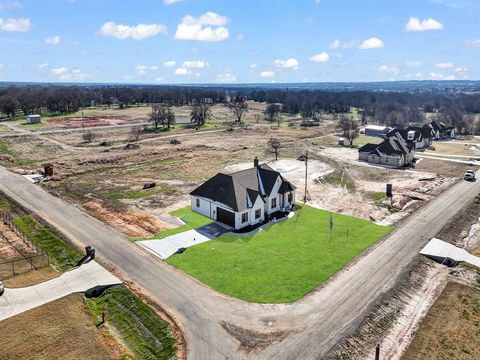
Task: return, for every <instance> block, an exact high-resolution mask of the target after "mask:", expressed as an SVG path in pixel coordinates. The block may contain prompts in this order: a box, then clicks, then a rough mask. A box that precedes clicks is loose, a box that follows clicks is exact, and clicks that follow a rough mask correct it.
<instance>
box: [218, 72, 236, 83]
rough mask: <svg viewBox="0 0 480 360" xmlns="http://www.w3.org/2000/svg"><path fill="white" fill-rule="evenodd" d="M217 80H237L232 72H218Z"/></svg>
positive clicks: (226, 81)
mask: <svg viewBox="0 0 480 360" xmlns="http://www.w3.org/2000/svg"><path fill="white" fill-rule="evenodd" d="M217 81H218V82H221V83H231V82H235V81H237V78H236V77H235V75H233V74H232V73H230V72H226V73H224V74H218V75H217Z"/></svg>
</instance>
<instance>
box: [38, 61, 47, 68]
mask: <svg viewBox="0 0 480 360" xmlns="http://www.w3.org/2000/svg"><path fill="white" fill-rule="evenodd" d="M38 68H39V69H40V70H44V69H47V68H48V63H43V64H40V65H38Z"/></svg>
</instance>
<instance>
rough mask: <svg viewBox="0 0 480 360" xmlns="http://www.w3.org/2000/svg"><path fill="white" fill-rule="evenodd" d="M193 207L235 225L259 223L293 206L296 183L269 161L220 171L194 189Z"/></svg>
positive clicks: (225, 222)
mask: <svg viewBox="0 0 480 360" xmlns="http://www.w3.org/2000/svg"><path fill="white" fill-rule="evenodd" d="M190 197H191V206H192V210H193V211H196V212H198V213H200V214H202V215H204V216H207V217H209V218H210V219H213V220H216V221H219V222H222V223H224V224H226V225H229V226H231V227H232V228H234V229H237V230H238V229H241V228H244V227H246V226H248V225H255V224H259V223H262V222H264V221H265V220H266V219H269V218H270V217H271V216H272V214H274V213H277V212H286V211H290V210H292V209H293V207H294V204H295V186H293V185H292V184H291V183H290V182H288V181H287V180H285V178H283V176H282V175H281V174H280V173H279V172H278V171H275V170H273V169H272V168H271V167H270V166H268V165H266V164H260V165H259V164H258V160H257V159H256V158H255V161H254V167H253V168H250V169H247V170H243V171H238V172H236V173H233V174H223V173H219V174H217V175H215V176H214V177H212V178H210V179H209V180H207V181H206V182H205V183H203V184H202V185H200V186H199V187H198V188H196V189H195V190H193V191H192V192H191V193H190Z"/></svg>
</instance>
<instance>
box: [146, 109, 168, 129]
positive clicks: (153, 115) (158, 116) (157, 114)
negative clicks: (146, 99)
mask: <svg viewBox="0 0 480 360" xmlns="http://www.w3.org/2000/svg"><path fill="white" fill-rule="evenodd" d="M165 116H166V112H165V108H164V106H163V105H161V104H153V105H152V111H151V112H150V115H149V118H150V122H151V123H153V126H154V127H155V130H157V129H158V127H159V126H160V125H162V124H163V122H164V119H165Z"/></svg>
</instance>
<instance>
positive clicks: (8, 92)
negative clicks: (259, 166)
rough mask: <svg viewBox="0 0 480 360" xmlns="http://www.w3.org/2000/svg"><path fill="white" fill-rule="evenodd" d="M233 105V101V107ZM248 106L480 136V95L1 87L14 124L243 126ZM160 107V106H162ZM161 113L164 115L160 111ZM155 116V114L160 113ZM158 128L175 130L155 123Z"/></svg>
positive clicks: (1, 107) (273, 114)
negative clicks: (96, 111) (94, 116)
mask: <svg viewBox="0 0 480 360" xmlns="http://www.w3.org/2000/svg"><path fill="white" fill-rule="evenodd" d="M228 99H232V100H231V101H227V100H228ZM247 101H256V102H263V103H267V110H266V111H265V117H266V118H268V119H269V120H270V121H275V119H280V117H279V116H278V115H279V112H280V111H281V112H282V113H285V114H291V115H301V116H302V118H307V117H311V118H318V116H319V115H320V114H334V116H335V118H336V117H337V115H339V116H340V115H341V114H344V113H349V112H350V109H351V108H352V107H354V108H357V109H360V110H361V111H360V112H359V114H358V117H357V120H360V122H361V124H363V125H364V124H368V123H375V124H383V125H388V126H395V127H404V126H407V125H408V124H421V123H422V122H424V121H425V116H424V113H425V112H427V113H432V114H433V115H432V117H430V118H429V119H432V118H435V119H438V120H440V121H443V122H446V123H449V124H451V125H453V126H455V127H456V128H457V130H458V132H460V133H464V134H469V133H476V134H480V121H479V120H478V117H476V116H474V115H475V114H480V93H478V92H467V91H465V92H462V91H447V90H445V89H443V90H442V89H439V90H429V91H421V90H418V91H368V90H361V91H360V90H358V91H347V90H338V91H333V90H332V91H326V90H306V89H295V88H293V89H289V88H283V89H282V88H262V87H240V86H239V87H232V86H228V87H221V86H213V85H212V86H153V85H152V86H146V85H131V86H127V85H117V86H113V85H84V86H80V85H75V86H73V85H72V86H69V85H65V86H61V85H23V86H3V87H1V85H0V112H1V113H2V114H3V115H4V116H6V117H9V118H15V117H16V116H18V115H20V114H23V115H25V116H26V115H29V114H34V113H35V114H36V113H38V114H41V115H42V114H48V115H64V114H69V113H74V112H76V111H78V110H80V109H82V108H86V107H89V106H92V105H102V106H108V107H111V106H116V107H119V108H126V107H130V106H136V105H139V104H146V105H154V108H157V109H158V106H163V107H165V108H166V109H168V108H170V107H171V106H183V105H188V106H191V107H192V112H191V114H190V118H191V121H192V122H193V123H196V124H198V125H200V126H201V125H203V124H204V122H205V121H206V120H207V119H208V118H209V117H210V116H211V113H210V106H212V105H215V104H227V106H228V107H229V110H230V112H231V113H232V115H233V116H234V118H235V120H236V121H237V122H240V121H241V120H242V117H243V115H244V114H245V113H246V112H247V111H248V110H249V109H248V104H247ZM156 104H160V105H156ZM160 110H161V109H160ZM154 112H155V110H154ZM157 115H158V114H154V115H153V116H152V117H151V119H150V120H152V122H153V123H154V125H165V123H166V124H167V126H168V125H169V124H171V123H172V122H171V121H168V119H167V120H162V121H158V122H157V121H155V118H157V119H158V118H161V117H160V116H157Z"/></svg>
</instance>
